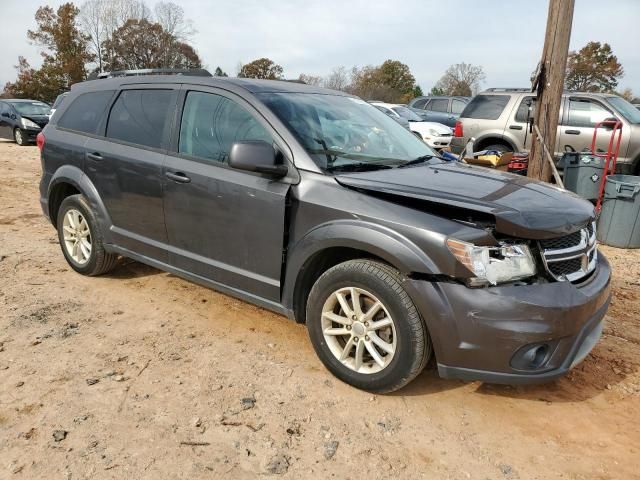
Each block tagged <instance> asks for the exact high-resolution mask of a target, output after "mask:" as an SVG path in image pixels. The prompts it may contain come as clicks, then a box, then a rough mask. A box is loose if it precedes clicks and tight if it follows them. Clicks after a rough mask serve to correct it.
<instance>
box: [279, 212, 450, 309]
mask: <svg viewBox="0 0 640 480" xmlns="http://www.w3.org/2000/svg"><path fill="white" fill-rule="evenodd" d="M332 247H343V248H354V249H357V250H363V251H365V252H368V253H370V254H372V255H375V256H377V257H380V258H382V259H383V260H385V261H386V262H388V263H389V264H391V265H393V266H394V267H395V268H397V269H398V270H399V271H400V272H401V273H403V274H405V275H407V274H409V273H412V272H419V273H425V274H431V273H437V272H438V269H437V268H436V266H435V264H434V262H433V261H432V260H431V258H429V256H428V255H427V254H426V253H425V252H424V251H423V250H421V249H420V248H418V246H417V245H415V244H414V243H413V242H412V241H410V240H409V239H408V238H406V237H404V236H402V235H400V234H399V233H398V232H396V231H394V230H392V229H390V228H387V227H384V226H382V225H379V224H375V223H371V222H364V221H360V220H353V219H349V220H338V221H333V222H329V223H324V224H321V225H318V226H317V227H315V228H314V229H312V230H310V231H309V232H307V233H306V234H305V235H304V236H303V237H302V238H301V239H300V240H298V241H297V242H296V243H295V244H294V245H293V246H292V247H290V249H289V252H288V255H287V266H286V274H285V279H284V280H285V281H284V288H283V292H282V303H283V305H284V306H285V307H286V308H287V309H289V310H293V302H294V295H295V288H296V285H297V284H298V281H299V279H300V275H301V273H302V271H303V267H304V265H305V263H306V262H307V261H308V260H309V259H311V258H312V257H313V256H314V255H315V254H316V253H318V252H321V251H322V250H326V249H328V248H332Z"/></svg>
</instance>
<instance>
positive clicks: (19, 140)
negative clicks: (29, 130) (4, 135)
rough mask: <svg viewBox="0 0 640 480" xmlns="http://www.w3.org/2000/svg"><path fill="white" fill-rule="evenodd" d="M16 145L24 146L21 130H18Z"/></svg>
mask: <svg viewBox="0 0 640 480" xmlns="http://www.w3.org/2000/svg"><path fill="white" fill-rule="evenodd" d="M16 143H17V144H18V145H21V144H22V132H21V131H20V130H16Z"/></svg>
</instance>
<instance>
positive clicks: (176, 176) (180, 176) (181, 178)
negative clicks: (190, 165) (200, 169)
mask: <svg viewBox="0 0 640 480" xmlns="http://www.w3.org/2000/svg"><path fill="white" fill-rule="evenodd" d="M165 176H166V177H167V178H170V179H171V180H173V181H174V182H178V183H189V182H190V181H191V179H190V178H189V177H187V176H186V175H185V174H184V173H182V172H175V173H172V172H165Z"/></svg>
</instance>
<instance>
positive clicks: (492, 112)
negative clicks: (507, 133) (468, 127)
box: [461, 95, 510, 120]
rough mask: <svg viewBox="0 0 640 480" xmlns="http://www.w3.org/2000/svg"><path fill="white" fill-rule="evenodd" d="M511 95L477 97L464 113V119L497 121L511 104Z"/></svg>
mask: <svg viewBox="0 0 640 480" xmlns="http://www.w3.org/2000/svg"><path fill="white" fill-rule="evenodd" d="M509 98H510V97H509V95H477V96H476V97H474V99H473V100H471V102H469V104H468V105H467V107H466V108H465V109H464V111H463V112H462V115H461V117H464V118H480V119H484V120H497V119H498V117H500V114H502V111H503V110H504V107H506V106H507V103H509Z"/></svg>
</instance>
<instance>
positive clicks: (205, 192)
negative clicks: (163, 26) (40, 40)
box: [38, 74, 611, 392]
mask: <svg viewBox="0 0 640 480" xmlns="http://www.w3.org/2000/svg"><path fill="white" fill-rule="evenodd" d="M38 146H39V147H40V149H41V156H42V166H43V171H42V179H41V183H40V202H41V204H42V210H43V212H44V214H45V215H46V216H47V217H48V218H49V219H50V221H51V223H52V225H53V226H54V227H55V228H56V229H57V232H58V238H59V241H60V246H61V250H62V253H63V255H64V257H65V258H66V260H67V262H68V263H69V265H70V267H71V268H72V269H74V270H75V271H77V272H78V273H80V274H84V275H101V274H107V273H108V272H109V271H111V270H112V269H113V268H115V267H116V266H117V263H118V258H119V257H129V258H131V259H134V260H137V261H140V262H143V263H146V264H148V265H151V266H154V267H156V268H159V269H162V270H165V271H167V272H171V273H173V274H175V275H179V276H181V277H183V278H185V279H188V280H190V281H193V282H196V283H199V284H202V285H206V286H208V287H211V288H214V289H216V290H219V291H221V292H224V293H226V294H229V295H232V296H235V297H238V298H241V299H244V300H246V301H248V302H251V303H254V304H256V305H259V306H261V307H264V308H266V309H269V310H272V311H274V312H278V313H280V314H282V315H286V316H287V317H289V318H290V319H292V320H294V321H296V322H299V323H303V324H306V326H307V329H308V332H309V337H310V339H311V343H312V344H313V347H314V348H315V351H316V352H317V354H318V356H319V358H320V360H321V361H322V362H323V363H324V365H325V366H326V367H327V368H328V369H329V370H330V371H331V372H332V373H333V374H334V375H336V376H337V377H338V378H340V379H341V380H343V381H345V382H347V383H349V384H351V385H354V386H356V387H358V388H362V389H366V390H369V391H373V392H390V391H393V390H396V389H398V388H400V387H402V386H404V385H406V384H407V383H408V382H410V381H411V380H412V379H413V378H415V377H416V376H417V375H418V374H419V373H420V372H421V371H422V370H423V369H424V367H425V366H426V365H427V364H428V363H429V361H430V359H432V358H434V357H435V362H436V364H437V368H438V372H439V374H440V375H441V376H442V377H447V378H461V379H468V380H471V379H474V380H485V381H489V382H500V383H529V382H540V381H545V380H549V379H553V378H556V377H558V376H559V375H562V374H564V373H565V372H567V371H568V370H569V369H570V368H571V367H573V366H574V365H576V364H577V363H578V362H580V361H581V360H582V359H583V358H584V357H585V356H586V355H587V354H588V353H589V351H590V350H591V349H592V348H593V346H594V345H595V344H596V342H597V341H598V339H599V337H600V334H601V332H602V328H603V318H604V315H605V312H606V310H607V307H608V305H609V301H610V286H609V283H610V274H611V272H610V268H609V264H608V262H607V260H606V259H605V257H604V256H603V255H602V254H600V253H598V250H597V246H596V242H595V227H594V210H593V206H592V205H591V204H589V203H588V202H586V201H584V200H582V199H580V198H578V197H576V196H574V195H571V194H568V193H564V192H562V191H560V190H558V189H557V188H554V187H553V186H550V185H547V184H544V183H539V182H534V181H528V180H527V179H524V178H521V177H516V176H513V175H508V174H503V173H494V172H492V171H489V170H487V169H483V168H477V167H472V166H469V165H464V164H457V163H453V164H451V163H447V162H443V161H442V160H441V159H440V158H439V157H438V156H437V155H436V154H435V153H434V152H433V151H431V150H430V149H429V147H428V146H427V145H426V144H424V143H423V142H422V141H420V140H419V139H418V138H416V136H415V135H413V134H412V133H411V132H409V131H407V130H406V129H405V128H403V127H402V126H401V125H399V124H398V123H396V122H395V121H393V120H392V119H390V118H389V117H387V116H386V115H385V114H384V113H382V112H380V111H378V110H377V109H376V108H375V107H373V106H371V105H369V104H368V103H366V102H365V101H363V100H361V99H359V98H357V97H353V96H350V95H347V94H345V93H342V92H335V91H331V90H325V89H321V88H317V87H313V86H308V85H302V84H299V83H291V82H285V81H266V80H249V79H231V78H222V77H204V76H190V75H186V74H185V75H149V76H122V77H114V78H107V79H100V80H93V81H88V82H84V83H79V84H76V85H74V86H73V87H72V89H71V92H70V93H69V95H68V96H67V98H66V99H65V101H64V102H62V104H61V105H60V108H59V110H58V111H57V112H56V114H55V115H54V116H53V118H52V120H51V122H50V123H49V124H48V125H47V127H46V128H45V129H44V132H43V133H42V134H40V135H39V138H38ZM559 205H561V208H559V207H558V206H559Z"/></svg>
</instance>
